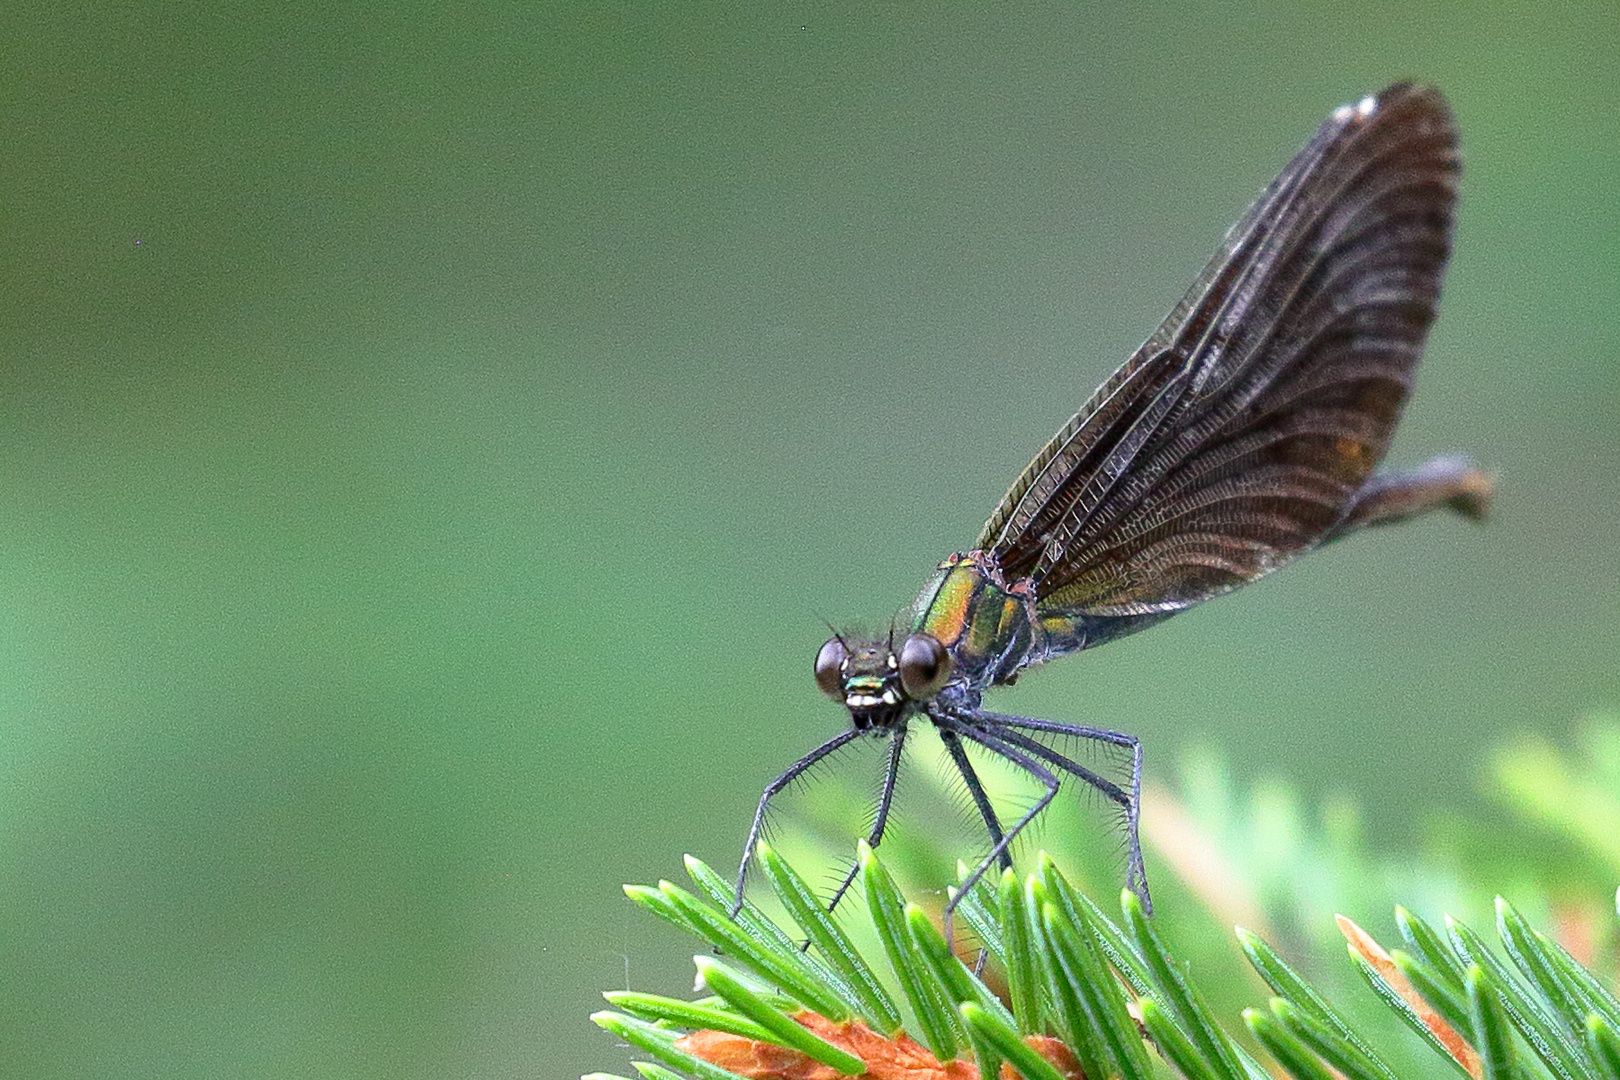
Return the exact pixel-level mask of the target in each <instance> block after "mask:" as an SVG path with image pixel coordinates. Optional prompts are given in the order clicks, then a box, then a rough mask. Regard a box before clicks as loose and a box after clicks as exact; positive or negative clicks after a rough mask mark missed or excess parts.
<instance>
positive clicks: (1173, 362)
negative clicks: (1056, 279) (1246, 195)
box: [976, 84, 1459, 615]
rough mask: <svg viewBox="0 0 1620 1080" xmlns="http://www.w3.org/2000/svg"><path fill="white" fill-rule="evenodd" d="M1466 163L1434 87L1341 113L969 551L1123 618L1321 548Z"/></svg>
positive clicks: (1443, 251) (1386, 392) (1430, 310)
mask: <svg viewBox="0 0 1620 1080" xmlns="http://www.w3.org/2000/svg"><path fill="white" fill-rule="evenodd" d="M1458 172H1459V161H1458V155H1457V139H1456V132H1455V130H1454V128H1453V126H1452V120H1451V112H1450V110H1449V109H1448V108H1447V106H1446V102H1445V99H1444V98H1442V97H1441V96H1440V93H1439V92H1438V91H1436V90H1434V89H1432V88H1428V87H1423V86H1415V85H1411V84H1397V85H1395V86H1391V87H1389V88H1388V89H1386V90H1384V91H1383V92H1382V93H1380V94H1378V95H1377V96H1376V97H1370V98H1366V99H1364V100H1362V101H1361V102H1360V103H1358V104H1356V105H1347V106H1345V107H1343V108H1341V109H1338V110H1337V111H1335V112H1334V113H1333V115H1332V116H1331V117H1329V118H1328V120H1327V122H1326V123H1324V124H1323V125H1322V127H1321V129H1320V130H1319V131H1317V133H1316V136H1315V137H1314V138H1313V139H1311V141H1310V143H1309V144H1308V145H1306V147H1305V149H1303V150H1302V151H1300V152H1299V154H1298V155H1296V156H1295V158H1294V159H1293V160H1292V161H1291V162H1289V163H1288V166H1287V168H1285V169H1284V170H1283V171H1282V174H1281V175H1280V176H1278V177H1277V179H1276V180H1274V181H1273V182H1272V183H1271V185H1270V186H1269V187H1268V188H1267V189H1266V190H1265V191H1264V192H1263V193H1262V194H1261V196H1260V198H1259V199H1258V200H1257V201H1256V202H1255V204H1254V205H1253V206H1252V207H1250V208H1249V211H1248V213H1246V214H1245V215H1244V217H1243V219H1242V220H1241V221H1239V222H1238V223H1237V224H1236V225H1234V226H1233V227H1232V228H1231V230H1230V231H1228V233H1227V235H1226V241H1225V243H1224V244H1223V246H1222V248H1221V250H1220V251H1219V252H1217V253H1216V255H1215V257H1214V258H1213V259H1212V260H1211V261H1210V263H1209V265H1208V266H1207V267H1206V268H1205V269H1204V272H1203V273H1202V274H1201V275H1200V276H1199V278H1198V280H1197V282H1196V283H1194V285H1193V287H1192V289H1191V290H1189V291H1188V293H1187V295H1186V296H1185V297H1184V298H1183V299H1182V301H1181V303H1180V304H1178V305H1177V306H1176V308H1175V310H1174V311H1172V312H1171V313H1170V316H1169V318H1167V319H1166V320H1165V321H1164V323H1163V325H1161V326H1160V327H1159V329H1158V330H1157V331H1156V332H1155V333H1154V334H1153V336H1152V337H1151V338H1149V339H1148V340H1147V342H1146V343H1145V344H1144V345H1143V346H1142V347H1141V348H1140V349H1138V350H1137V351H1136V353H1135V355H1133V356H1132V357H1131V358H1130V360H1129V361H1127V362H1126V364H1125V365H1124V366H1123V367H1122V368H1120V369H1119V370H1118V371H1117V372H1115V373H1114V374H1113V376H1111V377H1110V378H1109V379H1108V381H1107V382H1106V383H1104V384H1103V385H1102V387H1101V388H1099V389H1098V391H1097V392H1096V394H1094V395H1093V396H1092V398H1091V400H1090V401H1088V402H1087V403H1086V404H1085V406H1084V407H1082V408H1081V410H1080V412H1079V413H1077V414H1076V415H1075V417H1074V419H1072V420H1070V421H1069V423H1068V424H1067V425H1065V426H1064V428H1063V430H1062V431H1059V432H1058V433H1057V435H1056V436H1054V437H1053V439H1052V441H1051V442H1049V443H1048V444H1047V445H1046V447H1045V448H1044V449H1042V450H1041V452H1040V453H1039V454H1037V455H1036V457H1035V460H1034V461H1032V462H1030V465H1029V467H1028V468H1027V469H1025V470H1024V472H1023V474H1022V475H1021V476H1019V478H1018V479H1017V480H1016V481H1015V482H1014V483H1013V486H1012V488H1011V489H1010V490H1009V491H1008V492H1007V495H1006V497H1005V498H1003V500H1002V502H1001V505H1000V506H999V507H997V508H996V511H995V513H994V514H992V515H991V517H990V520H989V521H988V522H986V523H985V527H984V532H983V533H982V534H981V535H980V538H979V541H978V544H977V545H976V546H977V547H979V548H981V549H983V550H985V551H988V552H989V553H990V554H992V555H993V556H994V557H995V558H996V559H997V561H998V562H999V563H1000V565H1001V566H1002V568H1003V570H1004V571H1005V573H1006V575H1007V577H1008V578H1009V579H1011V580H1017V579H1019V578H1023V577H1030V578H1032V579H1033V580H1034V582H1035V588H1036V595H1037V597H1039V598H1040V601H1041V603H1042V606H1048V607H1060V608H1063V609H1066V610H1072V611H1078V612H1087V613H1093V614H1104V615H1131V614H1142V613H1147V612H1154V611H1174V610H1177V609H1180V608H1183V607H1186V606H1188V605H1191V604H1195V603H1197V602H1198V601H1200V600H1204V599H1207V598H1209V597H1211V596H1214V595H1216V594H1218V593H1221V592H1225V591H1227V590H1229V589H1232V588H1235V587H1237V586H1239V585H1242V584H1244V583H1246V582H1249V581H1252V580H1254V579H1255V578H1258V577H1260V576H1262V575H1264V574H1266V573H1268V572H1270V571H1271V570H1274V569H1276V568H1277V567H1279V566H1281V565H1283V564H1284V563H1286V562H1288V561H1289V560H1291V559H1292V558H1294V557H1295V556H1297V555H1299V554H1301V553H1302V552H1304V551H1306V550H1308V549H1309V548H1310V547H1312V546H1313V545H1314V544H1316V543H1318V542H1319V541H1320V540H1321V539H1322V538H1323V537H1324V536H1325V535H1327V534H1328V533H1329V531H1330V530H1331V529H1332V528H1333V526H1334V525H1335V523H1336V522H1337V521H1338V520H1339V519H1340V517H1341V516H1342V514H1343V513H1344V512H1345V510H1346V508H1347V507H1349V506H1350V505H1351V503H1352V502H1353V500H1354V498H1355V495H1356V492H1357V490H1358V489H1359V488H1361V486H1362V485H1363V484H1364V483H1365V482H1366V481H1367V479H1368V477H1369V476H1370V475H1371V474H1372V470H1373V467H1374V466H1375V465H1376V464H1377V463H1378V461H1379V460H1380V459H1381V458H1382V457H1383V455H1384V451H1385V449H1386V448H1387V447H1388V445H1389V439H1390V436H1391V434H1392V433H1393V431H1394V428H1395V423H1396V421H1397V420H1398V419H1399V418H1400V412H1401V407H1402V405H1403V404H1404V402H1405V400H1406V396H1407V392H1408V390H1409V389H1410V386H1411V381H1412V373H1413V369H1414V368H1415V367H1416V365H1417V361H1418V356H1419V354H1420V353H1421V351H1422V348H1423V340H1424V337H1425V335H1426V334H1427V333H1428V329H1429V324H1430V322H1432V321H1433V319H1434V312H1435V304H1436V302H1437V301H1438V299H1439V292H1440V276H1441V273H1442V271H1443V269H1444V267H1445V262H1446V256H1447V254H1448V251H1449V248H1450V235H1451V210H1452V205H1453V203H1454V202H1455V199H1456V186H1457V177H1458Z"/></svg>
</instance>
